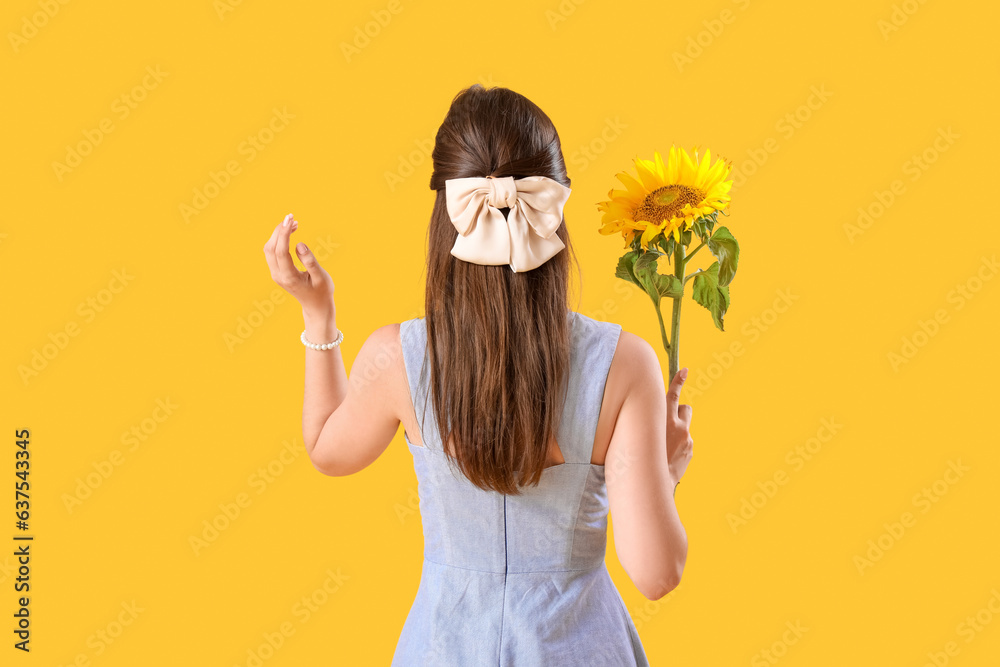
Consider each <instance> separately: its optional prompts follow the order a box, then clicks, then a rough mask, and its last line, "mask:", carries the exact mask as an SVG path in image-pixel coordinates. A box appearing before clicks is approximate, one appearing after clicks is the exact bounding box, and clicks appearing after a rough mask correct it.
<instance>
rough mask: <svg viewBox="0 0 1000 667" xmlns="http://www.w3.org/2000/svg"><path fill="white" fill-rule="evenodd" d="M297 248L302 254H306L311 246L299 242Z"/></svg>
mask: <svg viewBox="0 0 1000 667" xmlns="http://www.w3.org/2000/svg"><path fill="white" fill-rule="evenodd" d="M295 249H296V250H298V251H299V254H302V255H304V254H306V251H307V250H309V248H307V247H306V244H305V243H300V244H298V245H297V246H295Z"/></svg>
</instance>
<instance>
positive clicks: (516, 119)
mask: <svg viewBox="0 0 1000 667" xmlns="http://www.w3.org/2000/svg"><path fill="white" fill-rule="evenodd" d="M431 157H432V159H433V167H434V172H433V174H432V175H431V181H430V186H431V189H432V190H435V191H436V193H437V195H436V199H435V201H434V210H433V213H432V214H431V220H430V227H429V229H428V253H427V287H426V295H425V310H426V315H425V319H426V324H427V336H428V347H429V355H430V372H431V375H430V382H431V397H432V399H433V400H432V403H433V406H434V410H435V413H436V416H437V422H438V424H439V426H440V435H441V442H442V443H447V444H446V451H448V452H449V453H451V454H453V456H454V457H455V459H450V460H457V465H458V466H459V468H460V469H461V471H462V472H463V473H464V474H465V476H466V477H467V478H468V479H469V480H470V481H471V482H472V483H473V484H476V485H477V486H479V487H481V488H483V489H492V490H496V491H500V492H502V493H509V494H517V493H519V492H520V491H519V490H518V488H517V487H518V486H519V485H522V484H537V483H538V481H539V479H540V476H541V473H542V470H543V468H544V466H545V463H546V460H547V457H548V451H549V441H550V439H554V438H555V434H556V433H557V430H558V425H559V418H560V415H561V413H562V406H563V399H564V393H565V387H566V382H567V380H568V375H569V345H570V337H569V333H570V332H569V313H570V310H569V305H568V288H569V280H568V277H569V263H570V257H571V255H573V249H572V245H571V243H570V239H569V235H568V232H567V230H566V224H565V219H563V221H562V222H561V224H559V227H558V229H557V231H556V235H557V236H558V238H559V239H560V240H562V242H563V243H564V244H565V246H566V247H565V249H563V250H560V251H559V252H557V253H556V254H555V255H554V256H552V257H551V258H550V259H548V260H547V261H545V262H543V263H542V264H541V265H540V266H537V267H536V268H533V269H531V270H529V271H519V272H514V271H511V268H510V267H509V266H507V265H505V264H498V265H484V264H478V263H474V262H467V261H464V260H462V259H459V258H457V257H455V256H453V255H452V254H451V250H452V247H453V246H454V244H455V240H456V238H457V236H458V230H457V229H456V227H455V225H454V224H453V222H452V220H451V218H450V216H449V214H448V206H447V200H446V187H445V182H446V181H448V180H450V179H456V178H470V177H488V176H490V177H494V178H502V177H507V176H510V177H513V178H514V179H515V180H516V179H520V178H524V177H527V176H545V177H547V178H550V179H552V180H554V181H556V182H558V183H560V184H562V185H564V186H566V187H567V188H568V187H569V186H570V180H569V178H568V177H567V175H566V164H565V161H564V159H563V155H562V147H561V144H560V142H559V135H558V134H557V132H556V130H555V126H554V125H553V124H552V121H551V120H549V118H548V116H546V115H545V113H544V112H543V111H542V110H541V109H540V108H538V106H536V105H535V104H534V103H532V102H531V101H530V100H528V99H527V98H525V97H524V96H522V95H520V94H518V93H515V92H514V91H512V90H509V89H507V88H500V87H495V88H489V89H487V88H484V87H483V86H481V85H479V84H476V85H473V86H470V87H469V88H466V89H464V90H462V91H461V92H460V93H459V94H458V95H457V96H456V97H455V98H454V100H453V101H452V104H451V107H450V108H449V110H448V113H447V116H446V117H445V119H444V122H443V123H442V124H441V127H440V128H439V129H438V132H437V136H436V139H435V144H434V150H433V152H432V154H431ZM500 210H501V211H502V213H503V214H504V216H507V215H508V213H509V209H508V208H504V209H500ZM573 259H574V261H575V256H574V257H573ZM449 441H450V442H449Z"/></svg>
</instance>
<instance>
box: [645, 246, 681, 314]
mask: <svg viewBox="0 0 1000 667" xmlns="http://www.w3.org/2000/svg"><path fill="white" fill-rule="evenodd" d="M661 254H662V253H659V252H656V251H649V252H646V253H643V254H642V255H640V256H639V258H638V259H637V260H635V265H634V267H633V271H634V273H635V277H636V278H637V279H638V280H639V282H640V283H641V285H642V288H643V289H645V290H646V293H647V294H649V298H651V299H652V300H653V301H654V302H655V303H659V302H660V299H662V298H663V297H670V298H672V299H676V298H679V297H680V296H681V295H682V294H683V285H682V284H681V281H680V279H678V278H677V276H675V275H673V274H672V273H669V274H667V275H663V274H662V273H659V272H658V271H657V270H656V260H657V259H658V258H659V257H660V256H661Z"/></svg>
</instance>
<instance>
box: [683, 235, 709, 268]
mask: <svg viewBox="0 0 1000 667" xmlns="http://www.w3.org/2000/svg"><path fill="white" fill-rule="evenodd" d="M703 245H705V242H704V241H702V242H701V243H699V244H698V247H697V248H695V249H694V250H692V251H691V254H690V255H688V256H687V259H685V260H684V265H685V266H687V263H688V260H689V259H691V257H692V255H694V254H695V253H696V252H698V251H699V250H701V247H702V246H703Z"/></svg>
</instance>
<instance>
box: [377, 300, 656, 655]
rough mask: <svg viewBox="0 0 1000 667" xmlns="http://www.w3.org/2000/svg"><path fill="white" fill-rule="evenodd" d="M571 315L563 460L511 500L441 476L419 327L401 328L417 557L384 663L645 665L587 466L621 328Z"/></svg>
mask: <svg viewBox="0 0 1000 667" xmlns="http://www.w3.org/2000/svg"><path fill="white" fill-rule="evenodd" d="M567 315H568V317H569V318H570V322H571V332H572V334H571V341H572V347H571V352H570V365H571V369H570V376H569V383H568V389H567V394H566V403H565V407H564V412H563V417H562V424H561V427H560V429H559V432H558V434H557V436H556V441H557V442H558V444H559V449H560V451H561V452H562V455H563V458H564V459H565V463H562V464H558V465H555V466H552V467H549V468H546V469H545V470H544V471H543V473H542V478H541V481H540V482H539V485H538V486H537V487H524V493H523V495H520V496H512V495H506V494H501V493H498V492H496V491H486V490H484V489H480V488H479V487H477V486H475V485H473V484H472V483H471V482H469V480H468V479H466V478H465V476H464V475H462V474H461V472H460V471H458V469H457V468H455V469H454V470H452V469H451V468H450V467H449V465H448V461H447V460H446V458H445V457H447V456H449V455H448V454H446V453H445V452H444V448H443V445H442V443H441V438H440V436H439V434H438V431H437V422H436V419H435V418H434V413H433V406H432V405H427V401H428V397H429V395H430V385H429V376H430V368H429V356H427V355H426V346H427V330H426V323H425V320H424V318H423V317H419V318H414V319H410V320H407V321H405V322H402V323H401V325H400V338H401V342H402V347H403V360H404V364H405V366H406V375H407V379H408V380H409V386H410V393H411V397H412V399H413V403H414V408H415V410H416V414H417V424H418V426H419V429H420V435H421V440H422V442H423V446H418V445H414V444H413V443H412V442H410V440H409V438H406V443H407V446H408V447H409V450H410V453H411V455H412V456H413V465H414V470H415V472H416V475H417V493H418V496H419V507H420V515H421V523H422V526H423V533H424V560H423V564H422V567H421V578H420V584H419V586H418V588H417V592H416V597H415V599H414V601H413V605H412V607H411V608H410V612H409V614H408V615H407V617H406V621H405V623H404V625H403V628H402V631H401V633H400V636H399V640H398V642H397V645H396V650H395V653H394V655H393V659H392V666H393V667H416V666H420V667H425V666H434V667H437V666H442V667H480V666H484V667H485V666H498V667H561V666H566V667H570V666H572V667H581V666H587V667H590V666H593V667H625V666H628V667H636V666H640V667H643V666H648V665H649V662H648V660H647V659H646V654H645V651H644V650H643V647H642V643H641V642H640V640H639V634H638V632H637V630H636V627H635V625H634V623H633V622H632V619H631V618H630V616H629V614H628V610H627V608H626V607H625V603H624V601H623V600H622V597H621V595H620V594H619V592H618V589H617V588H615V585H614V582H613V581H612V580H611V577H610V575H609V573H608V570H607V567H606V566H605V562H604V556H605V548H606V545H607V516H608V509H609V508H608V499H607V487H606V485H605V478H604V466H602V465H594V464H592V463H590V457H591V453H592V449H593V444H594V439H595V433H596V430H597V420H598V416H599V414H600V409H601V403H602V401H603V397H604V387H605V383H606V381H607V376H608V370H609V368H610V366H611V359H612V357H613V356H614V353H615V348H616V346H617V344H618V338H619V335H620V333H621V329H622V328H621V326H620V325H618V324H613V323H610V322H601V321H599V320H595V319H593V318H590V317H587V316H585V315H583V314H581V313H577V312H575V311H572V310H568V309H567ZM421 371H423V372H421ZM425 405H426V408H427V410H426V413H425V412H424V407H425Z"/></svg>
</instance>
